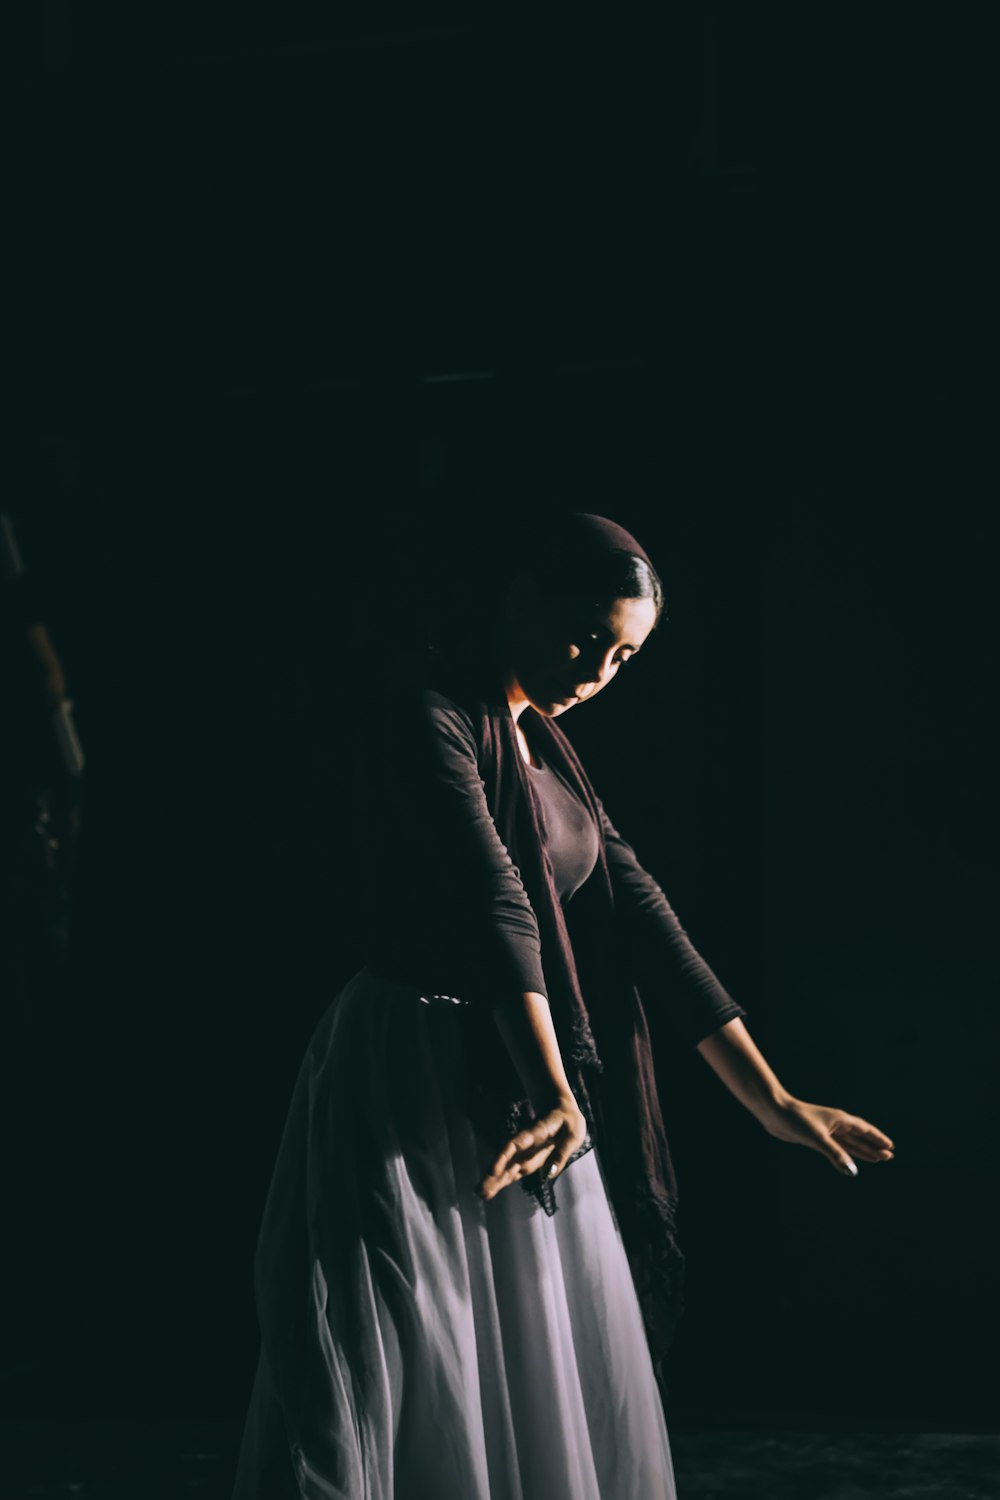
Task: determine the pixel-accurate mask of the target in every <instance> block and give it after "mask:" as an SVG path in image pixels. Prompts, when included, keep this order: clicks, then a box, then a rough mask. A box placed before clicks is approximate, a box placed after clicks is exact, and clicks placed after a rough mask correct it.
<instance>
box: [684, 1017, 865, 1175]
mask: <svg viewBox="0 0 1000 1500" xmlns="http://www.w3.org/2000/svg"><path fill="white" fill-rule="evenodd" d="M697 1045H698V1051H699V1052H700V1053H701V1055H702V1057H703V1058H704V1059H705V1061H706V1062H707V1063H708V1064H709V1065H710V1067H712V1068H713V1069H714V1070H715V1072H716V1073H717V1074H718V1076H719V1077H720V1078H721V1079H722V1082H723V1083H724V1084H725V1085H726V1087H727V1088H728V1089H729V1091H730V1093H731V1094H733V1095H734V1096H735V1097H736V1098H737V1099H738V1100H739V1101H740V1103H741V1104H742V1105H744V1106H745V1107H746V1108H747V1109H748V1110H749V1111H750V1113H751V1114H752V1115H754V1116H755V1118H756V1119H757V1120H759V1121H760V1123H761V1125H763V1127H764V1129H765V1130H766V1131H767V1133H768V1135H773V1136H774V1137H775V1139H776V1140H779V1141H790V1142H792V1144H794V1145H799V1146H811V1147H812V1149H813V1150H814V1151H819V1152H821V1153H822V1155H824V1156H825V1157H826V1158H827V1160H828V1161H830V1162H831V1163H832V1164H833V1166H834V1167H836V1169H837V1170H838V1171H839V1172H843V1173H844V1174H845V1175H846V1176H850V1177H856V1176H857V1172H858V1169H857V1167H856V1166H855V1164H854V1159H855V1158H858V1159H860V1160H861V1161H892V1159H893V1143H892V1141H891V1140H890V1139H889V1137H888V1136H887V1135H886V1134H885V1132H884V1131H882V1130H879V1129H878V1128H877V1127H876V1126H875V1125H871V1124H869V1122H868V1121H867V1120H862V1119H861V1117H860V1116H859V1115H852V1114H848V1113H847V1111H846V1110H843V1109H835V1108H833V1107H832V1106H831V1105H825V1104H809V1103H807V1102H806V1100H804V1099H798V1098H796V1097H795V1095H794V1094H790V1093H789V1092H788V1090H787V1089H786V1088H784V1087H783V1086H782V1084H781V1083H780V1082H779V1080H778V1078H777V1077H776V1075H775V1073H774V1071H773V1069H772V1068H771V1067H770V1066H769V1065H768V1062H767V1059H766V1058H765V1057H764V1055H763V1053H762V1052H761V1051H760V1049H759V1048H758V1047H757V1045H756V1043H755V1042H754V1039H753V1037H752V1036H751V1035H750V1033H749V1031H748V1030H747V1027H746V1024H745V1023H744V1021H743V1020H742V1018H741V1017H739V1016H736V1017H735V1018H734V1019H733V1020H731V1021H727V1022H726V1024H725V1025H724V1026H722V1027H720V1028H719V1030H718V1031H713V1032H712V1033H711V1035H710V1036H706V1037H704V1038H703V1039H702V1040H701V1041H700V1042H699V1043H698V1044H697Z"/></svg>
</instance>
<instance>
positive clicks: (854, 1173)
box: [844, 1161, 858, 1177]
mask: <svg viewBox="0 0 1000 1500" xmlns="http://www.w3.org/2000/svg"><path fill="white" fill-rule="evenodd" d="M844 1171H845V1172H849V1173H850V1175H851V1176H852V1177H857V1175H858V1169H857V1167H856V1166H855V1165H854V1163H853V1162H852V1161H849V1162H848V1163H847V1165H846V1167H845V1168H844Z"/></svg>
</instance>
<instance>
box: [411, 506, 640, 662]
mask: <svg viewBox="0 0 1000 1500" xmlns="http://www.w3.org/2000/svg"><path fill="white" fill-rule="evenodd" d="M492 542H493V546H492V548H491V550H490V552H489V553H488V554H486V555H485V556H484V555H482V554H480V557H479V559H478V565H477V566H476V567H475V568H473V569H468V568H465V570H464V571H463V567H462V566H459V565H458V563H457V560H456V559H455V557H454V553H453V552H452V551H451V548H449V549H448V561H447V563H446V564H445V566H444V567H443V568H440V569H439V571H438V572H437V587H435V588H434V589H432V590H431V593H430V597H429V599H427V600H426V605H425V608H424V610H423V611H422V613H423V614H424V618H425V622H426V636H425V642H426V648H429V649H430V651H431V652H432V653H433V654H434V655H435V656H439V657H440V656H445V657H454V658H456V659H457V658H469V659H475V658H476V657H477V656H478V655H479V654H480V653H481V651H482V643H483V642H484V640H485V639H486V636H487V633H488V630H489V628H490V625H491V623H492V621H493V620H494V619H495V617H496V612H497V610H498V609H499V608H500V607H501V605H502V602H503V599H504V596H505V594H506V591H507V589H508V587H509V585H510V583H511V580H512V579H513V578H514V577H515V576H516V575H517V574H519V573H526V574H528V575H529V576H530V577H531V578H533V579H534V580H535V582H536V583H537V585H538V586H539V588H540V589H541V591H542V592H543V593H545V594H549V595H552V594H554V595H556V596H557V597H559V598H562V599H566V600H567V601H570V600H586V601H588V602H589V603H592V604H595V605H596V606H597V607H598V608H606V607H607V606H609V605H610V604H611V603H612V601H613V600H615V599H652V600H653V602H654V605H655V607H656V619H655V621H654V626H655V625H656V624H658V623H659V621H660V620H661V619H666V618H667V613H666V604H667V600H666V590H665V588H664V585H663V581H662V579H661V578H660V576H659V574H658V573H657V572H656V570H655V569H654V568H653V567H652V566H651V565H650V563H648V562H647V561H646V559H645V558H644V557H640V556H639V555H638V554H637V553H635V552H630V551H628V550H627V549H625V548H619V547H610V548H609V547H607V546H601V545H599V544H597V543H596V542H595V540H594V539H593V537H592V536H589V535H587V534H586V533H585V532H584V531H582V530H581V528H580V527H579V526H578V525H576V524H575V522H574V516H573V515H572V514H570V513H567V512H561V513H560V512H557V513H555V514H551V513H550V514H549V515H548V516H545V517H543V518H542V519H541V520H539V519H537V518H536V517H535V516H531V517H530V518H527V519H526V520H525V523H524V525H523V526H520V527H510V528H508V529H507V530H506V531H505V532H504V533H503V534H502V535H496V536H494V537H493V538H492ZM439 561H440V560H439ZM462 562H463V563H464V562H465V559H464V558H463V559H462ZM449 564H450V565H449Z"/></svg>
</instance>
